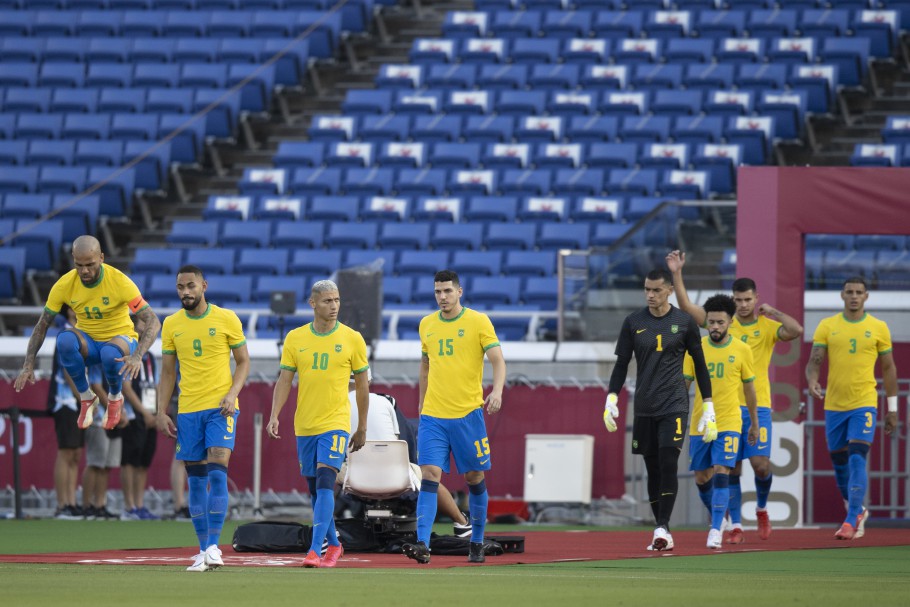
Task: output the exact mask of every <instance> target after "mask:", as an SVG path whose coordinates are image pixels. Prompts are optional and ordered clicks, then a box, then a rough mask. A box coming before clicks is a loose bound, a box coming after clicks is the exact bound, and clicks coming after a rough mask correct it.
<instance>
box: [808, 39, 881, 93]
mask: <svg viewBox="0 0 910 607" xmlns="http://www.w3.org/2000/svg"><path fill="white" fill-rule="evenodd" d="M871 46H872V45H871V42H870V41H869V39H868V38H856V37H854V38H825V40H824V41H823V42H822V51H821V53H820V55H819V57H820V59H821V61H822V62H823V63H831V64H834V65H836V66H837V67H838V73H839V75H840V83H841V84H842V85H844V86H860V85H862V84H863V82H864V81H865V78H866V71H867V66H868V64H869V55H870V50H871Z"/></svg>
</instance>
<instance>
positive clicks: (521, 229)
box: [483, 223, 537, 251]
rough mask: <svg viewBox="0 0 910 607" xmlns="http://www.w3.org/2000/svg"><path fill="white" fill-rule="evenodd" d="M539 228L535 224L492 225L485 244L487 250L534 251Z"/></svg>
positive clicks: (485, 238)
mask: <svg viewBox="0 0 910 607" xmlns="http://www.w3.org/2000/svg"><path fill="white" fill-rule="evenodd" d="M536 236H537V226H536V225H534V224H527V223H526V224H520V223H519V224H508V223H491V224H490V225H489V227H488V228H487V233H486V236H485V237H484V240H483V243H484V246H485V247H486V248H487V250H491V251H503V250H505V251H509V250H515V249H522V250H534V245H535V242H536Z"/></svg>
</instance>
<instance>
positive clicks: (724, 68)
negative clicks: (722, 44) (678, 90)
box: [683, 63, 734, 90]
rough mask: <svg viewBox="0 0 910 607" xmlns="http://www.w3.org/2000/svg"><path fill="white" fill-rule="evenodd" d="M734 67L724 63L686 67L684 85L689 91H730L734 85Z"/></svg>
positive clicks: (697, 64) (698, 64)
mask: <svg viewBox="0 0 910 607" xmlns="http://www.w3.org/2000/svg"><path fill="white" fill-rule="evenodd" d="M733 68H734V66H733V65H729V64H724V63H692V64H689V65H688V66H686V70H685V74H684V76H683V85H684V86H685V87H686V88H687V89H702V90H705V89H718V88H721V89H728V88H730V87H731V86H732V84H733V73H734V69H733Z"/></svg>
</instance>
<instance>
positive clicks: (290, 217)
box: [253, 196, 307, 221]
mask: <svg viewBox="0 0 910 607" xmlns="http://www.w3.org/2000/svg"><path fill="white" fill-rule="evenodd" d="M306 203H307V200H306V198H303V197H300V196H293V197H292V196H261V197H259V198H258V199H256V201H255V202H254V204H253V219H269V220H273V219H281V220H283V221H297V220H299V219H300V218H301V217H303V216H304V214H305V212H306Z"/></svg>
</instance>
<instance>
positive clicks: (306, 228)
mask: <svg viewBox="0 0 910 607" xmlns="http://www.w3.org/2000/svg"><path fill="white" fill-rule="evenodd" d="M324 237H325V224H324V223H323V222H321V221H298V222H290V221H279V222H278V223H277V225H276V226H275V234H274V235H273V236H272V246H274V247H284V248H288V249H321V248H322V244H323V238H324Z"/></svg>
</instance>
